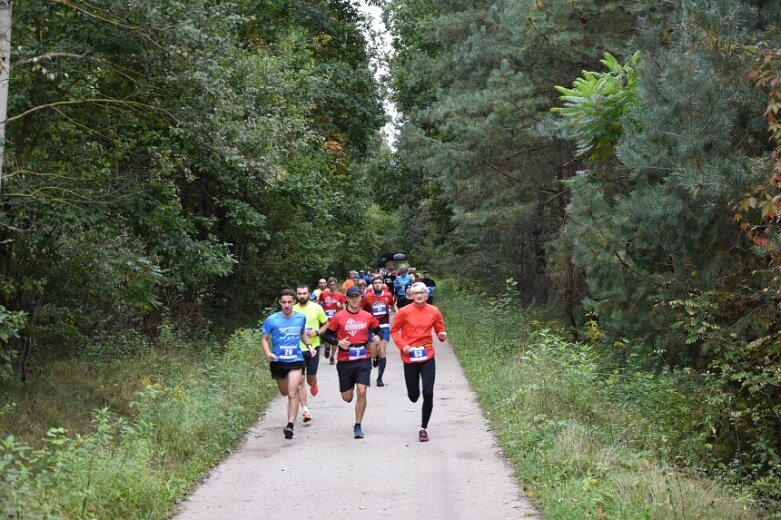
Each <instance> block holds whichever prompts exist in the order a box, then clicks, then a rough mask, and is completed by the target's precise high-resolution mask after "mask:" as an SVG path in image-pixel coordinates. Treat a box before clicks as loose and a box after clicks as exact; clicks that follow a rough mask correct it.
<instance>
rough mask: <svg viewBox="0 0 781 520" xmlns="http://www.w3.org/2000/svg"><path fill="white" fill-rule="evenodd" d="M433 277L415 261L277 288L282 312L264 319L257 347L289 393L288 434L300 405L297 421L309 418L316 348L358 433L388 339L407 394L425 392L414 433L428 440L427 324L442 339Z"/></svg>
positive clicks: (430, 350) (430, 346) (430, 355)
mask: <svg viewBox="0 0 781 520" xmlns="http://www.w3.org/2000/svg"><path fill="white" fill-rule="evenodd" d="M435 290H436V283H435V282H434V280H432V279H431V276H430V275H429V273H428V272H426V271H424V272H423V273H422V276H421V274H419V273H418V272H417V270H416V269H415V268H414V267H409V268H407V267H404V268H400V269H399V270H398V271H386V270H384V269H381V270H379V271H377V272H374V273H366V272H364V271H350V272H349V274H348V276H347V278H346V279H345V280H344V281H343V282H342V283H341V284H339V282H338V280H337V279H336V278H333V277H331V278H321V279H320V280H318V283H317V288H316V289H314V290H313V291H311V292H310V288H309V286H308V285H307V284H299V285H298V286H297V287H296V288H295V290H293V289H282V290H281V291H280V293H279V300H278V303H279V307H280V311H279V312H276V313H274V314H272V315H271V316H269V317H268V318H267V319H266V320H265V321H264V322H263V326H262V335H261V347H262V348H263V352H264V353H265V355H266V359H268V361H269V370H270V371H271V377H272V379H274V380H275V381H276V382H277V386H278V388H279V392H280V394H282V395H283V396H287V398H288V405H287V425H286V426H285V427H284V429H283V434H284V436H285V438H286V439H292V438H293V435H294V428H295V422H296V418H297V417H298V412H299V410H300V411H301V416H302V420H303V422H309V421H311V420H312V413H311V412H310V410H309V406H308V399H307V390H306V387H307V386H309V393H310V394H311V395H312V396H313V397H314V396H316V395H317V394H318V393H319V392H320V388H319V386H318V384H317V371H318V368H319V364H320V352H321V351H323V357H324V358H325V359H327V360H329V364H330V365H336V371H337V374H338V377H339V392H340V393H341V396H342V399H343V400H344V401H345V402H347V403H351V402H352V401H353V399H355V424H354V425H353V437H354V438H356V439H362V438H363V437H364V433H363V428H362V425H361V422H362V420H363V416H364V412H365V411H366V405H367V390H368V388H369V386H370V384H371V377H372V369H373V368H376V369H377V378H376V385H377V386H378V387H384V386H385V383H384V382H383V375H384V374H385V368H386V365H387V359H386V356H387V351H386V350H387V345H388V341H389V340H390V339H391V338H392V339H393V343H394V344H395V345H396V348H397V349H398V350H399V353H400V356H401V360H402V362H403V366H404V381H405V384H406V388H407V396H408V397H409V399H410V400H411V401H412V402H413V403H414V402H417V401H418V399H419V398H420V397H421V395H422V396H423V404H422V409H421V423H420V429H419V430H418V440H420V441H421V442H427V441H428V440H429V436H428V424H429V419H430V418H431V412H432V408H433V404H434V380H435V375H436V364H435V359H434V358H435V354H436V351H435V349H434V343H433V336H432V330H433V331H434V333H435V334H436V335H437V337H438V338H439V340H440V341H446V340H447V332H446V331H445V323H444V320H443V318H442V313H441V312H440V311H439V309H438V308H437V307H435V306H434V305H433V301H434V293H435Z"/></svg>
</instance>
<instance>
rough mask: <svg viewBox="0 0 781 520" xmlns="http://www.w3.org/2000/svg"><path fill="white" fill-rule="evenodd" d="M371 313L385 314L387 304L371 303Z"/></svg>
mask: <svg viewBox="0 0 781 520" xmlns="http://www.w3.org/2000/svg"><path fill="white" fill-rule="evenodd" d="M372 314H373V315H375V316H385V315H386V314H388V306H387V305H385V304H384V303H375V304H374V305H372Z"/></svg>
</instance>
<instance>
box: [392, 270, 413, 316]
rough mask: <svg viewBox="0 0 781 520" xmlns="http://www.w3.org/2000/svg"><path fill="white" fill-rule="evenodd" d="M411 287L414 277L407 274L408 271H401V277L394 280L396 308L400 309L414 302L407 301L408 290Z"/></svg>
mask: <svg viewBox="0 0 781 520" xmlns="http://www.w3.org/2000/svg"><path fill="white" fill-rule="evenodd" d="M411 285H412V277H411V276H410V275H409V274H408V273H407V269H406V268H402V269H400V270H399V276H397V277H396V279H395V280H393V289H394V291H393V292H394V293H395V294H396V307H398V308H399V309H401V308H402V307H404V306H405V305H408V304H410V303H412V300H408V299H407V290H408V289H409V287H410V286H411Z"/></svg>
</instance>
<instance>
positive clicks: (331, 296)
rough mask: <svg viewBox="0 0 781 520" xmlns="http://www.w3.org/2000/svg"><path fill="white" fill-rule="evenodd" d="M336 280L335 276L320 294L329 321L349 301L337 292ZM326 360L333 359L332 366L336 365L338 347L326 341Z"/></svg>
mask: <svg viewBox="0 0 781 520" xmlns="http://www.w3.org/2000/svg"><path fill="white" fill-rule="evenodd" d="M336 283H337V282H336V278H334V277H333V276H332V277H331V278H329V279H328V288H327V289H325V290H323V291H322V292H321V293H320V297H319V298H318V302H319V303H320V306H321V307H322V308H323V311H325V315H326V317H327V318H328V321H330V320H331V318H333V317H334V316H335V315H336V313H337V312H338V311H339V310H341V309H342V308H343V307H344V305H345V304H346V303H347V300H346V299H345V297H344V294H342V293H340V292H339V291H337V290H336ZM324 350H325V354H324V355H325V359H328V358H329V357H330V358H331V364H332V365H333V364H335V363H336V359H335V358H336V354H335V353H336V345H333V344H331V343H329V342H328V340H325V348H324ZM331 350H333V351H334V356H333V357H331Z"/></svg>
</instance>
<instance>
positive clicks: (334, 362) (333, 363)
mask: <svg viewBox="0 0 781 520" xmlns="http://www.w3.org/2000/svg"><path fill="white" fill-rule="evenodd" d="M328 364H329V365H335V364H336V359H334V357H331V362H330V363H328Z"/></svg>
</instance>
